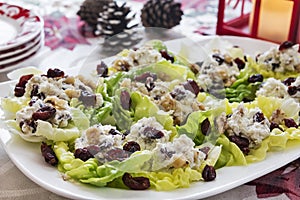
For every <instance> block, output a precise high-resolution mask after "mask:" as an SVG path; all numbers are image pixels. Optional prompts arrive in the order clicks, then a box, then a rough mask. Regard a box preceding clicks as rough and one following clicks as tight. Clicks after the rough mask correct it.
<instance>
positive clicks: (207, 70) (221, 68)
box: [197, 58, 240, 91]
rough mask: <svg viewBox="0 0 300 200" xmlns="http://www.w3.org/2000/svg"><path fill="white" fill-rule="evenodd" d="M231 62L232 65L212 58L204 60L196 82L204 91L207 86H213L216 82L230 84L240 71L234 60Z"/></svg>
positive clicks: (222, 84) (206, 89) (207, 88)
mask: <svg viewBox="0 0 300 200" xmlns="http://www.w3.org/2000/svg"><path fill="white" fill-rule="evenodd" d="M231 63H232V65H229V64H227V63H226V62H223V63H222V64H219V63H218V62H217V61H215V60H213V59H212V58H211V59H209V60H207V61H205V62H204V63H203V64H202V66H201V68H200V73H199V76H198V77H197V82H198V83H199V85H200V87H202V88H203V89H204V90H205V91H208V90H209V88H211V87H214V86H215V84H216V83H217V84H219V85H221V86H227V87H229V86H231V85H232V84H233V83H234V82H235V81H236V77H237V76H238V75H239V73H240V71H239V68H238V67H237V65H236V64H235V63H234V62H231Z"/></svg>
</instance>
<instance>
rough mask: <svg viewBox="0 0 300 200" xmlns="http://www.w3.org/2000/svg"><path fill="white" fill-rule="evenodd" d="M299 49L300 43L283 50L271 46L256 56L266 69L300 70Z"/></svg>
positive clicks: (276, 70)
mask: <svg viewBox="0 0 300 200" xmlns="http://www.w3.org/2000/svg"><path fill="white" fill-rule="evenodd" d="M298 49H299V44H297V45H294V46H293V47H291V48H288V49H285V50H281V51H280V50H279V49H278V48H271V49H270V50H268V51H265V52H264V53H262V54H259V55H258V56H257V57H256V59H257V63H258V64H260V65H261V67H263V68H264V69H266V70H272V71H275V72H281V73H284V72H300V53H299V52H298Z"/></svg>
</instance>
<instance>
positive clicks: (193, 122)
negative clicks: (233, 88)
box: [177, 105, 225, 146]
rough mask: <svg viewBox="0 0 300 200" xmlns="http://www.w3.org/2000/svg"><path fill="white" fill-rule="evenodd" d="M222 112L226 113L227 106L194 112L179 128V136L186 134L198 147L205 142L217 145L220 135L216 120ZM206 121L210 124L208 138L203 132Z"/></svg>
mask: <svg viewBox="0 0 300 200" xmlns="http://www.w3.org/2000/svg"><path fill="white" fill-rule="evenodd" d="M222 112H225V105H220V106H219V107H215V108H212V109H210V110H207V111H201V110H200V111H196V112H193V113H191V114H190V115H189V116H188V118H187V120H186V123H185V124H184V125H182V126H177V131H178V134H186V135H187V136H188V137H189V138H191V139H192V140H193V141H194V142H195V144H196V146H197V145H201V144H203V143H204V142H211V143H215V142H216V139H217V138H218V137H219V135H220V133H219V131H218V130H217V127H216V126H215V118H216V117H217V116H219V115H220V114H221V113H222ZM206 119H208V120H209V122H210V132H209V134H208V135H207V136H206V135H205V134H203V133H202V131H201V125H202V122H203V121H204V120H206Z"/></svg>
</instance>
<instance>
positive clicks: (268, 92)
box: [256, 78, 289, 98]
mask: <svg viewBox="0 0 300 200" xmlns="http://www.w3.org/2000/svg"><path fill="white" fill-rule="evenodd" d="M256 95H257V96H266V97H278V98H286V97H289V94H288V92H287V87H286V86H285V85H284V84H283V83H282V82H281V81H280V80H277V79H275V78H268V79H267V80H266V81H265V82H264V83H263V84H262V87H261V88H260V89H259V90H258V91H257V92H256Z"/></svg>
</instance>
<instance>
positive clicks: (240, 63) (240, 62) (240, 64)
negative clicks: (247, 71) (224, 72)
mask: <svg viewBox="0 0 300 200" xmlns="http://www.w3.org/2000/svg"><path fill="white" fill-rule="evenodd" d="M233 61H234V62H235V63H236V65H237V67H238V68H239V70H242V69H244V68H245V65H246V64H245V62H244V61H243V60H242V59H240V58H235V59H234V60H233Z"/></svg>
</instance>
